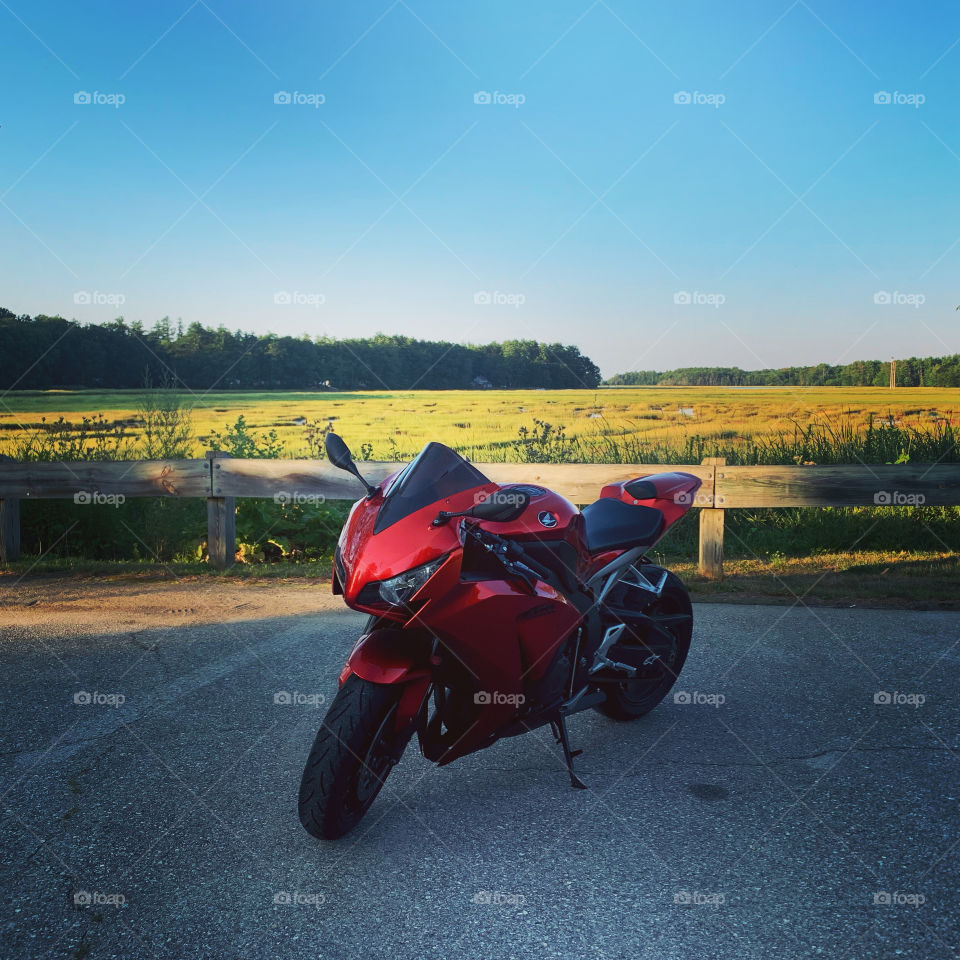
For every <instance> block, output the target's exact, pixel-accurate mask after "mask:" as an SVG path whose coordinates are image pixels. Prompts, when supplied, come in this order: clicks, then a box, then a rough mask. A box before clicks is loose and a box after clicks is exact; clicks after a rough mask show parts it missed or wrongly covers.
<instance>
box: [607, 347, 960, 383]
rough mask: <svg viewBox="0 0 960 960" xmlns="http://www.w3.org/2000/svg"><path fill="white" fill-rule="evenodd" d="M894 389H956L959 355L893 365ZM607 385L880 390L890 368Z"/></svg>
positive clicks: (636, 377)
mask: <svg viewBox="0 0 960 960" xmlns="http://www.w3.org/2000/svg"><path fill="white" fill-rule="evenodd" d="M896 363H897V386H898V387H960V354H957V353H955V354H952V355H951V356H948V357H909V358H907V359H906V360H897V361H896ZM604 383H606V384H609V385H610V386H630V387H637V386H664V387H885V386H887V385H888V384H889V383H890V364H889V363H888V362H884V361H882V360H857V361H855V362H854V363H845V364H842V365H833V364H829V363H818V364H817V365H816V366H815V367H782V368H780V369H779V370H741V369H740V368H739V367H680V368H679V369H678V370H668V371H666V372H661V371H658V370H634V371H633V372H632V373H618V374H617V375H616V376H614V377H611V378H610V379H609V380H605V381H604Z"/></svg>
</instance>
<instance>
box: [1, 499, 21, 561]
mask: <svg viewBox="0 0 960 960" xmlns="http://www.w3.org/2000/svg"><path fill="white" fill-rule="evenodd" d="M19 559H20V501H19V500H10V499H4V500H0V563H12V562H13V561H14V560H19Z"/></svg>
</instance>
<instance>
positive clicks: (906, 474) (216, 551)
mask: <svg viewBox="0 0 960 960" xmlns="http://www.w3.org/2000/svg"><path fill="white" fill-rule="evenodd" d="M402 466H403V464H399V463H379V462H373V461H367V462H364V463H362V464H361V468H362V470H363V473H364V476H366V477H367V479H368V480H370V481H372V482H374V483H377V482H379V481H380V480H383V479H384V478H386V477H388V476H389V475H390V474H391V473H394V472H395V471H396V470H399V469H400V468H401V467H402ZM476 466H477V467H478V468H479V469H480V470H482V471H483V473H485V474H486V475H487V476H489V477H490V478H491V479H492V480H495V481H497V482H498V483H515V482H520V481H523V482H527V483H539V484H542V485H543V486H546V487H549V488H550V489H552V490H556V491H557V492H558V493H561V494H563V496H565V497H567V499H569V500H572V501H573V502H574V503H590V502H592V501H593V500H595V499H596V498H597V495H598V494H599V492H600V488H601V487H602V486H603V485H604V484H607V483H618V482H620V481H623V480H629V479H632V478H633V477H639V476H644V475H646V474H650V473H658V472H660V471H664V470H678V471H683V472H685V473H692V474H695V475H696V476H698V477H700V479H701V481H702V486H701V488H700V490H699V492H698V494H697V497H696V500H695V501H694V504H693V505H694V506H697V507H700V508H701V509H700V571H701V573H703V574H704V575H705V576H709V577H721V576H722V575H723V526H724V523H723V521H724V511H726V510H731V509H737V508H741V507H850V506H877V505H880V506H900V505H920V504H926V505H948V506H952V505H957V504H960V464H922V463H920V464H917V463H914V464H902V465H889V464H881V465H874V464H857V465H852V466H831V467H822V466H774V467H738V466H727V464H726V462H725V461H724V460H722V459H708V460H705V461H704V462H703V463H700V464H695V465H688V466H664V465H662V464H642V463H634V464H587V463H583V464H572V463H571V464H552V463H550V464H536V463H478V464H476ZM357 493H358V487H357V482H356V480H354V479H353V478H352V477H350V476H349V475H348V474H346V473H344V472H343V471H341V470H338V469H336V468H335V467H333V466H332V465H331V464H329V463H328V462H326V461H316V460H241V459H233V458H231V457H229V456H228V455H226V454H221V453H214V452H210V453H208V454H207V457H206V459H204V460H171V461H151V460H131V461H78V462H69V463H66V462H63V463H19V462H15V461H11V460H7V459H0V561H2V562H8V561H11V560H15V559H16V558H17V557H18V556H19V551H20V512H19V502H20V501H21V500H34V499H61V498H72V499H74V500H76V501H77V502H88V503H97V502H115V501H110V500H109V499H108V498H110V497H114V498H117V497H121V496H122V497H123V498H124V499H126V498H130V497H203V498H205V499H206V500H207V528H208V537H207V544H208V553H209V557H210V562H211V563H212V564H214V565H215V566H217V567H228V566H230V565H231V564H232V563H233V559H234V553H235V550H236V536H235V528H234V505H235V499H236V498H237V497H272V498H277V497H281V498H282V497H284V496H285V497H286V498H287V500H288V501H295V500H296V499H298V498H302V497H322V498H324V499H327V500H355V499H356V498H357Z"/></svg>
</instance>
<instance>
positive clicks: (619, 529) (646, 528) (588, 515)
mask: <svg viewBox="0 0 960 960" xmlns="http://www.w3.org/2000/svg"><path fill="white" fill-rule="evenodd" d="M582 513H583V526H584V533H585V534H586V541H587V549H588V550H589V551H590V552H591V553H598V552H599V551H601V550H626V549H628V548H630V547H647V546H650V545H651V544H652V543H654V542H655V541H656V539H657V537H658V536H659V535H660V531H661V530H662V529H663V514H662V513H661V512H660V511H659V510H657V509H656V508H654V507H645V506H643V505H642V504H630V503H624V502H623V501H622V500H614V499H613V498H611V497H601V498H600V499H599V500H597V501H596V503H591V504H590V505H589V506H587V507H584V508H583V510H582Z"/></svg>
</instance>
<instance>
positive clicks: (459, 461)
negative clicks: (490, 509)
mask: <svg viewBox="0 0 960 960" xmlns="http://www.w3.org/2000/svg"><path fill="white" fill-rule="evenodd" d="M489 482H490V481H489V480H488V479H487V478H486V477H485V476H484V475H483V474H482V473H481V472H480V471H479V470H478V469H477V468H476V467H474V466H472V465H471V464H469V463H467V461H466V460H464V459H463V457H461V456H460V454H458V453H454V452H453V451H452V450H451V449H450V448H449V447H445V446H444V445H443V444H442V443H428V444H427V445H426V446H425V447H424V448H423V449H422V450H421V451H420V453H418V454H417V457H416V459H415V460H413V461H412V462H411V463H409V464H407V466H406V467H405V468H404V470H403V472H402V473H401V474H400V476H398V477H397V479H396V480H394V481H393V484H392V485H391V487H390V490H389V491H388V492H387V495H386V497H385V498H384V501H383V506H381V507H380V512H379V513H378V514H377V522H376V523H375V524H374V525H373V532H374V533H379V532H380V531H381V530H384V529H385V528H387V527H389V526H390V525H391V524H393V523H396V522H397V521H398V520H402V519H403V518H404V517H408V516H410V514H411V513H414V512H415V511H417V510H421V509H422V508H423V507H425V506H427V505H428V504H431V503H434V502H435V501H437V500H442V499H443V498H444V497H451V496H453V495H454V494H455V493H462V492H463V491H464V490H472V489H473V488H474V487H479V486H482V485H483V484H485V483H489Z"/></svg>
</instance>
